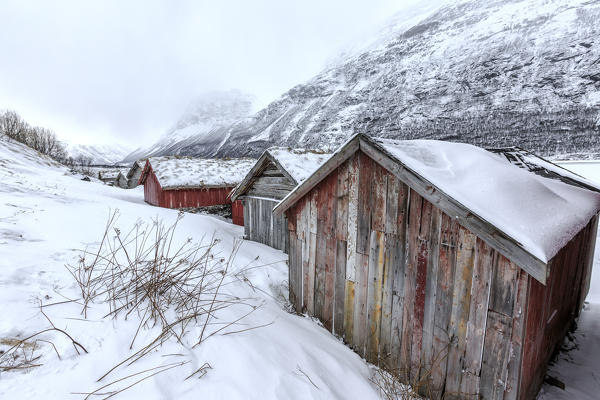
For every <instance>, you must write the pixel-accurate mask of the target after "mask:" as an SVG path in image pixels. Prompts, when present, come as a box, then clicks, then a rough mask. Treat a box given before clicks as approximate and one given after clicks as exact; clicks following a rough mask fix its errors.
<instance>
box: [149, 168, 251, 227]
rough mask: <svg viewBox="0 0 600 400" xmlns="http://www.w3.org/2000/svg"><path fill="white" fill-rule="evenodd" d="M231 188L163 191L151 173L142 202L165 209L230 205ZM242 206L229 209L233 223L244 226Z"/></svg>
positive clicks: (238, 203)
mask: <svg viewBox="0 0 600 400" xmlns="http://www.w3.org/2000/svg"><path fill="white" fill-rule="evenodd" d="M232 189H233V188H232V187H217V188H203V189H178V190H163V189H162V187H161V186H160V183H159V182H158V179H157V178H156V175H155V174H154V172H153V171H151V172H150V173H149V174H148V176H147V177H146V181H145V183H144V200H145V201H146V202H147V203H150V204H152V205H154V206H158V207H165V208H188V207H189V208H193V207H204V206H214V205H221V204H231V198H230V197H229V193H231V190H232ZM242 208H243V206H242V204H241V202H239V201H236V202H235V203H234V204H233V205H232V208H231V211H232V217H233V219H234V221H233V222H234V223H236V224H237V225H244V216H243V210H242Z"/></svg>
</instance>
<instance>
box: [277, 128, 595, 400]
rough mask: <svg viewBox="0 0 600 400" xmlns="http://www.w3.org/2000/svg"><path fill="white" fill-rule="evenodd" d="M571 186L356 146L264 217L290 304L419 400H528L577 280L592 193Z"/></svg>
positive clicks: (588, 234)
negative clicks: (282, 229)
mask: <svg viewBox="0 0 600 400" xmlns="http://www.w3.org/2000/svg"><path fill="white" fill-rule="evenodd" d="M571 175H572V176H571V177H573V176H575V175H574V174H571ZM575 177H576V176H575ZM575 180H576V181H577V182H581V183H583V184H585V185H586V186H589V188H590V189H592V190H588V189H584V188H582V187H580V186H581V185H571V184H568V183H565V182H563V181H562V180H558V179H550V178H546V177H542V176H539V175H536V174H533V173H531V172H529V171H527V170H524V169H522V168H519V167H517V166H515V165H513V164H511V163H510V162H508V161H507V160H506V158H505V157H503V156H501V155H497V154H494V153H491V152H488V151H486V150H483V149H480V148H477V147H474V146H471V145H466V144H460V143H449V142H439V141H393V140H385V139H373V138H368V137H366V136H363V135H357V136H355V137H353V138H352V139H351V140H349V141H348V142H347V143H345V144H344V145H343V146H342V147H341V148H340V149H339V150H338V151H337V152H336V153H334V154H333V156H332V157H331V158H330V159H329V160H328V161H326V162H325V163H324V164H323V165H322V166H321V167H320V168H319V169H317V170H316V171H315V172H314V173H313V174H312V175H311V176H310V177H308V178H307V179H306V180H305V181H304V182H303V183H302V184H300V185H299V186H298V187H296V189H294V190H293V191H292V192H291V193H290V194H289V195H288V196H287V197H286V198H285V199H284V200H282V202H281V203H279V204H278V205H277V206H276V207H275V210H274V212H275V213H276V214H281V213H283V212H285V214H286V216H287V218H288V228H289V231H290V232H289V234H290V247H289V255H290V256H289V265H290V268H289V288H290V301H291V302H292V304H293V305H294V307H295V308H296V310H297V311H298V312H307V313H308V314H310V315H313V316H315V317H318V318H319V319H320V320H321V321H322V322H323V325H324V326H325V328H326V329H328V330H330V331H331V332H334V333H335V334H337V335H339V336H340V337H343V338H344V340H345V341H346V342H347V343H348V345H349V346H351V347H352V348H353V349H354V350H355V351H356V352H358V353H359V354H360V355H363V356H364V357H366V359H367V360H369V361H370V362H372V363H375V364H379V365H380V366H382V367H384V368H386V369H388V370H390V371H393V372H395V373H397V374H398V376H399V377H400V378H401V379H402V380H403V381H405V382H408V383H411V384H413V385H415V384H417V385H418V386H419V388H420V389H421V391H423V392H426V393H423V394H426V395H429V396H430V397H431V398H434V399H440V398H442V397H443V398H444V399H449V398H461V399H463V398H464V399H473V398H481V399H533V398H535V395H536V393H537V392H538V390H539V388H540V386H541V384H542V382H543V380H544V376H545V371H546V368H547V364H548V362H549V361H550V359H551V357H552V354H553V352H554V351H555V349H557V347H558V346H559V345H560V344H561V342H562V340H563V338H564V336H565V334H566V332H567V331H568V330H569V328H570V327H571V325H572V322H573V321H574V319H575V318H577V316H578V315H579V312H580V310H581V308H582V304H583V301H584V299H585V297H586V294H587V291H588V288H589V284H590V275H591V269H592V261H593V253H594V246H595V239H596V230H597V224H598V215H597V213H598V210H599V209H600V195H599V194H598V188H597V187H596V186H594V185H593V184H591V183H589V182H586V181H585V180H584V179H583V178H579V177H577V179H575Z"/></svg>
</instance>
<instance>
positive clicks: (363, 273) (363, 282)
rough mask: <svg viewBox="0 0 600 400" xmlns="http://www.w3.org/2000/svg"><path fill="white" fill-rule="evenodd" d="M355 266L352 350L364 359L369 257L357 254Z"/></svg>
mask: <svg viewBox="0 0 600 400" xmlns="http://www.w3.org/2000/svg"><path fill="white" fill-rule="evenodd" d="M356 264H357V271H356V283H355V284H354V328H353V334H354V338H353V348H354V350H355V351H356V352H357V353H358V354H360V355H361V356H362V357H364V356H365V350H366V344H367V283H368V282H367V279H368V276H367V272H368V270H369V256H368V255H366V254H362V253H358V252H357V253H356Z"/></svg>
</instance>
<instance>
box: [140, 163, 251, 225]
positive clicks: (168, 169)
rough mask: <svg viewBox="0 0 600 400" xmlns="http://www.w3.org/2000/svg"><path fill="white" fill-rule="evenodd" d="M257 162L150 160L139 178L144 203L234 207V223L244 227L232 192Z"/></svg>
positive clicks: (239, 207) (184, 206)
mask: <svg viewBox="0 0 600 400" xmlns="http://www.w3.org/2000/svg"><path fill="white" fill-rule="evenodd" d="M254 161H255V160H252V159H201V158H192V157H151V158H149V159H148V160H146V164H145V166H144V170H143V171H142V174H141V176H140V180H139V182H140V184H143V185H144V200H145V201H146V202H147V203H149V204H152V205H155V206H158V207H166V208H196V207H206V206H214V205H223V204H231V210H232V217H233V223H234V224H236V225H242V226H243V225H244V220H243V217H244V213H243V208H242V207H243V206H242V204H241V202H239V201H236V202H233V204H232V202H231V198H230V196H229V195H230V193H231V190H232V189H233V188H234V187H235V186H236V185H237V184H238V183H239V182H240V181H241V180H242V179H243V178H244V176H245V175H246V173H247V172H248V170H249V169H250V168H251V167H252V165H253V164H254Z"/></svg>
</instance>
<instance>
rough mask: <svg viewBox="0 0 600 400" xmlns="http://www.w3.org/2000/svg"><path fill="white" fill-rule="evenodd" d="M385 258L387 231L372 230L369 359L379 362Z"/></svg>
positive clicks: (367, 356)
mask: <svg viewBox="0 0 600 400" xmlns="http://www.w3.org/2000/svg"><path fill="white" fill-rule="evenodd" d="M384 259H385V233H383V232H380V231H375V230H374V231H373V232H371V247H370V250H369V277H368V280H369V284H368V295H367V320H368V324H369V329H368V331H367V350H366V358H367V361H369V362H371V363H373V364H377V363H378V360H379V341H380V335H381V305H382V298H383V293H382V289H383V266H384Z"/></svg>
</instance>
